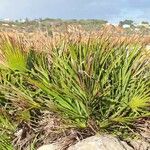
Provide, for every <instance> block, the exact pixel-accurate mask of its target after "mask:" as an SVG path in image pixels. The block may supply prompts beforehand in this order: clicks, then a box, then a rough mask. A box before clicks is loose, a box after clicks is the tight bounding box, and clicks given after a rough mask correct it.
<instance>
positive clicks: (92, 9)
mask: <svg viewBox="0 0 150 150" xmlns="http://www.w3.org/2000/svg"><path fill="white" fill-rule="evenodd" d="M26 17H28V18H30V19H34V18H46V17H49V18H63V19H105V20H108V21H110V22H118V21H120V20H124V19H132V20H135V21H137V22H139V21H150V0H0V19H2V18H10V19H20V18H26Z"/></svg>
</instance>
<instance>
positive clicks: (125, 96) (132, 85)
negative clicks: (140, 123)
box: [0, 36, 150, 132]
mask: <svg viewBox="0 0 150 150" xmlns="http://www.w3.org/2000/svg"><path fill="white" fill-rule="evenodd" d="M51 49H52V50H51V52H50V53H49V52H48V53H46V52H37V51H36V52H35V51H34V50H29V52H24V51H23V50H22V49H20V48H19V46H15V45H14V44H13V43H12V42H10V41H8V42H4V43H3V45H2V46H1V51H2V54H3V58H4V62H3V63H2V65H1V79H2V80H1V83H0V88H1V92H2V95H3V96H4V98H5V100H6V101H9V102H10V103H11V106H13V108H15V110H18V112H19V114H22V115H21V116H23V118H21V119H30V113H29V110H31V109H34V108H38V109H42V108H47V109H49V111H54V112H56V113H58V114H60V115H61V116H62V117H64V118H67V120H68V122H69V125H70V121H71V122H72V126H73V127H78V128H86V127H90V128H95V127H96V128H95V129H94V130H96V131H97V129H113V130H114V129H116V128H118V127H119V128H121V127H122V128H128V127H129V125H132V124H133V121H135V120H136V119H138V118H141V117H146V116H150V114H149V104H150V88H149V87H150V80H149V79H150V74H149V72H148V70H149V66H148V61H149V60H148V59H147V58H144V56H143V54H142V51H143V48H142V47H141V46H138V45H135V44H127V43H126V41H124V42H120V43H115V42H114V41H112V40H111V38H108V37H106V36H102V37H101V38H100V39H89V40H88V41H87V42H83V41H82V42H81V41H77V42H73V41H69V40H68V41H60V43H59V44H57V45H55V46H53V47H51ZM11 56H13V57H11ZM14 106H15V107H14ZM16 107H17V108H19V109H16ZM19 110H20V111H19ZM97 127H98V128H97ZM96 131H95V132H96Z"/></svg>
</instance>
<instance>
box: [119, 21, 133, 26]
mask: <svg viewBox="0 0 150 150" xmlns="http://www.w3.org/2000/svg"><path fill="white" fill-rule="evenodd" d="M133 23H134V22H133V21H132V20H124V21H120V22H119V25H120V26H123V25H125V24H127V25H130V26H133Z"/></svg>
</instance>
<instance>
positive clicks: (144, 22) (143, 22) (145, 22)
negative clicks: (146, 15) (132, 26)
mask: <svg viewBox="0 0 150 150" xmlns="http://www.w3.org/2000/svg"><path fill="white" fill-rule="evenodd" d="M141 23H142V24H147V25H148V24H149V22H148V21H142V22H141Z"/></svg>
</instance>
